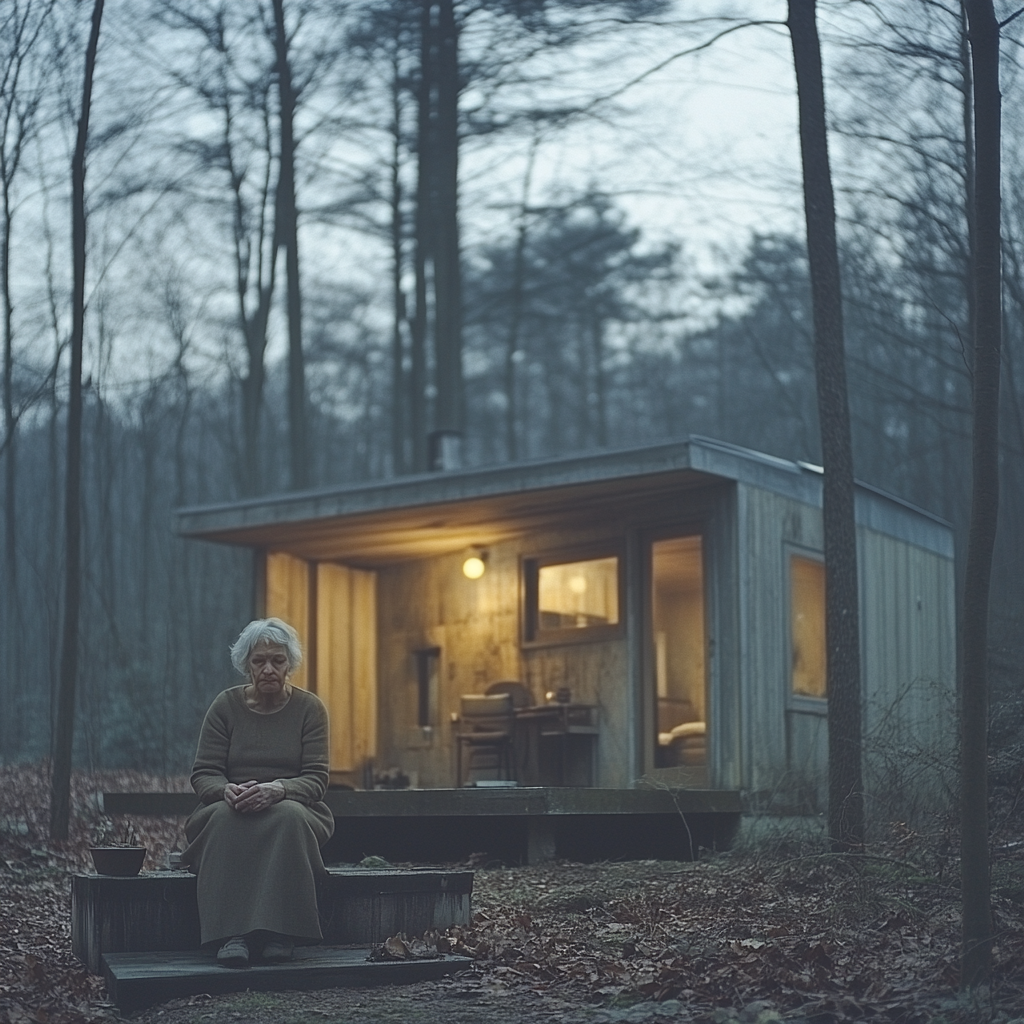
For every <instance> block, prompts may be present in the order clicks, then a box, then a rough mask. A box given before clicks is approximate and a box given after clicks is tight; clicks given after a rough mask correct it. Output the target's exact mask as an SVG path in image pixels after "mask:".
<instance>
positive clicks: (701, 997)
mask: <svg viewBox="0 0 1024 1024" xmlns="http://www.w3.org/2000/svg"><path fill="white" fill-rule="evenodd" d="M183 785H184V780H181V779H174V780H168V779H163V778H155V777H152V776H143V775H140V774H137V773H106V774H103V775H98V774H93V775H88V776H87V775H80V776H77V777H76V779H75V796H74V804H75V811H76V813H75V819H74V824H73V829H72V837H71V839H70V840H69V841H68V843H66V844H63V845H61V846H54V845H51V844H49V843H48V842H47V841H46V838H45V837H46V833H47V822H46V808H47V806H48V795H47V780H46V776H45V773H44V771H43V769H42V768H41V767H40V766H22V767H19V768H0V1021H11V1022H13V1024H26V1022H34V1024H76V1022H79V1021H82V1022H85V1021H104V1020H110V1019H112V1018H113V1017H115V1016H116V1015H115V1013H114V1011H113V1009H112V1008H111V1007H110V1005H109V1004H108V1003H106V1001H105V993H104V991H103V986H102V982H101V981H100V980H99V979H96V978H93V977H91V976H90V975H88V974H87V973H86V972H85V971H84V970H83V969H82V967H81V965H80V964H79V963H78V962H77V961H76V960H75V958H74V957H73V956H72V954H71V948H70V895H69V893H70V884H69V878H70V874H71V873H72V872H73V871H74V870H78V869H81V868H82V867H84V866H86V856H87V854H86V849H87V845H88V837H89V832H90V829H91V828H92V827H94V826H95V824H96V822H97V819H98V810H97V807H96V803H95V800H94V798H93V796H92V794H94V793H95V792H96V791H99V790H102V789H164V788H180V787H182V786H183ZM1001 820H1002V821H1003V822H1004V824H1003V827H1002V830H1001V833H1000V835H999V836H998V837H997V841H995V842H994V844H993V846H994V854H993V886H994V898H993V903H994V909H995V923H996V933H997V940H996V947H995V972H994V979H993V986H992V989H991V991H989V992H987V993H985V994H984V995H983V997H981V998H977V997H976V998H973V999H967V998H958V997H957V996H956V993H955V989H956V981H957V961H958V955H959V890H958V887H957V871H958V865H957V862H956V859H955V852H956V848H957V844H956V842H955V837H954V836H952V835H951V834H950V833H949V832H948V831H947V830H944V829H942V828H937V829H936V830H935V831H934V832H933V833H932V834H930V835H927V836H925V835H919V834H915V833H911V832H907V831H906V830H903V831H900V832H894V834H893V836H892V837H891V838H890V839H889V840H888V841H887V842H885V843H879V844H876V845H874V846H873V847H872V848H871V850H870V851H869V853H868V854H867V855H866V856H861V857H840V856H833V855H831V854H829V853H827V852H826V850H825V849H824V847H823V846H822V844H821V843H820V841H818V840H816V839H813V838H806V837H805V838H803V839H799V840H798V839H795V838H793V837H792V836H791V835H786V834H783V833H778V832H771V830H769V831H768V832H767V833H766V834H761V835H760V837H759V839H758V840H757V841H756V842H753V841H751V842H748V843H746V844H745V845H744V846H743V847H742V848H740V849H738V850H737V851H735V852H734V853H731V854H726V855H719V856H715V857H707V858H705V859H703V860H701V861H699V862H697V863H694V864H688V863H677V862H667V861H639V862H627V863H616V864H608V863H605V864H586V865H585V864H567V863H556V864H551V865H546V866H543V867H526V868H504V867H501V866H498V865H487V866H485V867H482V868H479V869H478V871H477V875H476V881H475V888H474V921H473V924H472V926H471V927H470V928H468V929H465V930H462V931H456V932H454V933H453V934H452V935H451V936H450V939H451V941H453V942H457V943H458V946H459V949H460V951H461V950H469V951H472V952H473V954H474V955H475V957H476V961H475V964H474V967H473V969H472V970H471V971H468V972H466V973H464V974H462V975H459V976H457V977H455V978H451V979H447V980H445V981H442V982H434V983H424V984H418V985H410V986H405V987H401V988H394V989H358V990H329V991H322V992H304V993H275V994H262V993H261V994H256V993H243V994H240V995H234V996H220V997H216V998H206V997H194V998H192V999H191V1000H179V1001H176V1002H173V1003H169V1004H166V1005H165V1006H162V1007H155V1008H153V1009H151V1010H148V1011H145V1012H144V1013H142V1014H138V1015H136V1017H135V1018H134V1019H135V1020H136V1021H137V1022H138V1024H190V1022H197V1024H239V1022H242V1021H252V1022H254V1024H271V1022H274V1024H290V1022H295V1024H298V1022H306V1021H324V1022H332V1024H385V1022H392V1021H394V1022H396V1024H397V1022H400V1021H401V1022H417V1021H423V1022H427V1024H442V1022H443V1024H477V1022H485V1021H488V1020H491V1019H494V1020H499V1019H500V1020H502V1021H507V1022H511V1024H516V1022H519V1024H528V1022H529V1024H533V1022H540V1021H561V1022H565V1024H602V1022H611V1021H636V1022H643V1021H652V1022H654V1021H664V1020H675V1021H690V1020H695V1021H707V1022H709V1024H730V1022H733V1021H735V1022H737V1024H739V1022H744V1024H769V1022H771V1021H774V1020H778V1019H779V1018H780V1017H781V1018H784V1019H787V1020H797V1019H801V1020H805V1021H810V1022H813V1024H830V1022H834V1021H845V1020H878V1021H887V1022H891V1024H926V1022H939V1021H942V1022H948V1024H967V1022H974V1021H979V1022H980V1021H1002V1022H1009V1021H1021V1022H1024V841H1022V840H1024V835H1021V836H1018V837H1017V838H1014V837H1013V834H1012V829H1011V830H1008V829H1007V828H1006V826H1005V822H1006V818H1005V816H1004V818H1003V819H1001ZM133 822H134V824H135V826H136V827H137V828H138V830H139V831H140V833H142V834H143V836H144V837H145V839H146V842H147V845H148V846H149V848H150V850H151V863H150V864H148V865H147V866H157V865H158V864H159V863H160V862H161V861H162V859H163V858H164V856H165V855H166V853H167V851H168V850H170V849H173V848H174V847H175V845H176V844H177V842H178V840H179V838H180V827H181V822H180V821H177V820H170V821H168V820H163V819H146V818H134V819H133Z"/></svg>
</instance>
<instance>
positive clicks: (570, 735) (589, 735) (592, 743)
mask: <svg viewBox="0 0 1024 1024" xmlns="http://www.w3.org/2000/svg"><path fill="white" fill-rule="evenodd" d="M515 716H516V738H515V745H516V761H517V766H516V767H517V769H518V778H519V781H520V783H521V784H522V785H526V786H593V785H594V782H595V777H596V775H597V764H596V758H597V736H598V733H599V731H600V730H599V728H598V726H597V724H596V720H597V705H596V704H557V703H553V704H537V705H535V706H533V707H527V708H517V709H516V712H515Z"/></svg>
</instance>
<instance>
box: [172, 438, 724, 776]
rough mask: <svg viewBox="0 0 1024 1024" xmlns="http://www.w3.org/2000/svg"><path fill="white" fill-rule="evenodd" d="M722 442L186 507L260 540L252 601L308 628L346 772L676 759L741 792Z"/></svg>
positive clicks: (527, 771) (594, 772)
mask: <svg viewBox="0 0 1024 1024" xmlns="http://www.w3.org/2000/svg"><path fill="white" fill-rule="evenodd" d="M721 454H722V453H721V451H720V450H717V449H715V448H714V447H713V446H711V445H710V444H709V445H707V446H700V445H697V444H695V443H694V442H693V441H691V442H690V443H689V444H685V445H681V444H676V445H667V446H662V447H660V448H654V449H644V450H642V451H638V452H629V453H622V452H619V453H609V454H604V455H597V456H593V455H592V456H587V457H582V458H578V459H568V460H558V461H550V462H543V463H535V464H529V463H527V464H517V465H515V466H507V467H499V468H496V469H489V470H478V471H472V472H464V473H457V474H434V475H431V476H428V477H418V478H404V479H400V480H395V481H389V482H386V483H381V484H374V485H366V486H361V487H354V488H348V489H345V490H339V491H334V492H330V493H317V494H307V495H301V494H300V495H289V496H285V497H280V498H272V499H265V500H260V501H252V502H243V503H233V504H232V505H229V506H221V507H213V508H210V507H208V508H202V509H194V510H185V511H183V512H180V513H179V532H180V533H182V534H184V535H186V536H189V537H195V538H201V539H205V540H210V541H215V542H220V543H230V544H238V545H244V546H247V547H250V548H252V549H253V552H254V559H255V579H256V587H255V594H254V613H255V614H257V615H276V616H279V617H281V618H283V619H285V620H286V621H288V622H290V623H292V624H293V625H294V626H295V627H296V628H297V629H298V631H299V633H300V635H301V636H302V637H303V640H304V643H305V647H306V652H307V653H306V662H305V664H304V666H303V667H302V670H301V671H300V673H299V674H298V676H297V677H296V679H295V682H296V683H297V684H298V685H300V686H304V687H307V688H309V689H311V690H313V691H315V692H316V693H317V694H318V695H319V696H320V697H321V698H322V699H323V700H324V702H325V703H326V704H327V706H328V708H329V710H330V714H331V726H332V727H331V776H332V782H333V783H334V784H336V785H343V786H351V787H353V788H357V789H371V788H396V789H401V788H419V789H445V788H459V787H461V786H464V785H466V784H470V785H476V786H480V787H486V786H488V785H490V786H496V785H498V784H500V783H502V782H506V781H514V782H516V783H518V784H519V785H520V786H539V787H563V786H572V787H595V788H601V789H628V788H632V787H633V786H635V785H636V784H637V782H638V781H639V780H640V779H641V778H643V777H644V776H646V775H649V774H650V773H651V772H652V771H654V770H655V769H658V768H671V769H672V780H673V782H672V784H673V785H674V786H676V787H684V788H691V789H695V790H706V789H735V788H738V784H739V764H738V749H737V744H736V730H735V724H736V716H735V714H731V715H730V714H729V713H727V712H726V706H727V704H728V703H729V702H731V701H734V699H735V692H734V691H735V686H736V675H737V673H736V671H735V666H734V664H732V662H733V661H734V653H733V643H732V641H731V640H730V639H729V638H728V634H729V631H730V630H731V629H732V628H733V627H732V622H733V619H734V611H733V603H732V601H731V600H730V595H731V594H732V593H733V592H734V589H735V586H734V583H733V576H732V574H733V572H734V553H733V552H734V531H735V485H734V482H733V480H731V479H729V475H728V474H723V473H721V472H715V469H716V468H718V467H716V466H714V465H713V463H714V462H715V461H716V460H720V458H721ZM721 631H724V632H725V633H726V636H725V637H724V638H723V640H719V641H718V642H716V635H717V634H718V633H719V632H721ZM709 651H714V652H715V656H714V657H709ZM492 698H496V699H492ZM478 713H482V714H484V716H485V717H483V718H475V717H474V716H475V715H477V714H478ZM487 715H489V716H490V717H486V716H487ZM730 719H731V725H730V724H728V723H729V722H730ZM481 733H482V734H485V735H484V739H483V740H480V741H477V740H476V739H475V737H477V736H479V734H481ZM486 734H491V735H492V736H493V738H494V739H495V742H494V743H489V742H487V735H486Z"/></svg>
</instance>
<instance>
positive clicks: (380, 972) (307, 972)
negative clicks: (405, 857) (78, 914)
mask: <svg viewBox="0 0 1024 1024" xmlns="http://www.w3.org/2000/svg"><path fill="white" fill-rule="evenodd" d="M368 955H369V948H368V947H366V946H362V947H352V946H300V947H299V948H297V949H296V950H295V958H294V959H293V960H291V961H289V962H287V963H280V964H260V963H256V964H254V965H253V966H251V967H247V968H244V969H242V970H232V969H230V968H226V967H221V966H219V965H218V964H217V961H216V960H215V959H214V954H213V952H208V953H203V952H198V951H184V952H174V951H170V952H163V953H105V954H104V955H103V958H102V965H103V975H104V977H105V979H106V982H107V992H108V994H109V996H110V999H111V1000H112V1001H113V1002H114V1004H115V1005H116V1006H117V1008H118V1009H119V1010H120V1011H121V1012H122V1013H131V1012H133V1011H135V1010H141V1009H144V1008H145V1007H147V1006H153V1005H154V1004H156V1003H163V1002H166V1001H167V1000H168V999H177V998H180V997H182V996H191V995H199V994H201V993H206V994H209V995H220V994H221V993H225V992H244V991H245V990H247V989H249V990H252V991H258V992H280V991H285V990H290V989H298V990H310V989H321V988H340V987H343V986H348V985H358V986H372V985H397V984H405V983H408V982H414V981H432V980H434V979H436V978H441V977H444V976H445V975H447V974H454V973H456V972H457V971H462V970H465V969H466V968H467V967H468V966H469V965H470V964H471V963H472V962H473V961H472V960H471V959H470V958H469V957H465V956H456V955H454V954H448V955H446V956H443V957H439V958H437V959H432V960H391V961H371V960H368V959H367V957H368Z"/></svg>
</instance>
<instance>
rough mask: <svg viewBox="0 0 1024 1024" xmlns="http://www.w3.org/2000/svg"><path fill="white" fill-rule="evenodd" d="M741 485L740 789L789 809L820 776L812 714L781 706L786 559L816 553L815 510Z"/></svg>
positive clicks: (785, 679)
mask: <svg viewBox="0 0 1024 1024" xmlns="http://www.w3.org/2000/svg"><path fill="white" fill-rule="evenodd" d="M741 489H742V492H743V493H742V502H741V521H740V532H741V555H740V557H741V560H742V562H741V566H740V602H741V605H742V606H743V615H742V620H743V629H742V634H741V636H740V643H741V645H742V656H741V658H742V665H743V680H744V686H745V694H744V749H745V752H746V755H745V757H744V773H743V774H744V778H743V788H744V789H746V790H747V791H748V793H749V794H750V799H751V801H752V802H753V803H754V804H755V805H757V806H765V805H770V806H771V807H773V808H778V809H791V808H792V807H793V803H794V801H795V802H797V803H800V804H803V803H805V801H806V794H805V793H804V789H805V786H806V784H807V780H808V779H811V780H813V779H817V778H820V777H821V765H822V763H823V762H824V763H826V764H827V751H825V752H823V751H822V749H821V748H822V744H821V741H820V736H819V735H818V734H819V732H820V723H819V722H817V721H816V720H815V719H816V716H808V715H804V714H800V713H798V712H791V711H789V710H788V705H789V686H790V672H789V658H790V653H789V587H788V579H789V574H788V570H787V559H788V557H789V554H790V552H793V551H801V550H803V551H809V552H817V551H820V550H821V547H822V527H821V511H820V510H819V509H817V508H814V507H812V506H810V505H807V504H805V503H803V502H799V501H794V500H793V499H790V498H785V497H783V496H781V495H779V494H774V493H771V492H769V491H763V490H759V489H757V488H752V487H742V488H741ZM787 715H789V716H790V717H791V718H792V721H790V722H788V723H787ZM805 719H808V720H807V721H805ZM796 774H799V776H800V777H799V778H795V777H794V776H795V775H796Z"/></svg>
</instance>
